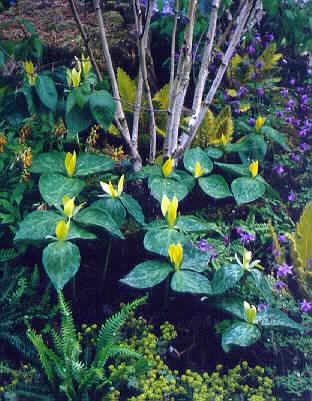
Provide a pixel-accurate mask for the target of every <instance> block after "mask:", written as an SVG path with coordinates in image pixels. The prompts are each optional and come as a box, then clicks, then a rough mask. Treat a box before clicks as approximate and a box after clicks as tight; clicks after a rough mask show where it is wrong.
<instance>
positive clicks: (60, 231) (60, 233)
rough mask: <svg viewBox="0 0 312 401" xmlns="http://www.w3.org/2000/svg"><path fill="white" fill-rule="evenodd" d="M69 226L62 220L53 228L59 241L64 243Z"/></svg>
mask: <svg viewBox="0 0 312 401" xmlns="http://www.w3.org/2000/svg"><path fill="white" fill-rule="evenodd" d="M69 224H70V222H69V221H68V222H67V223H65V221H64V220H61V221H59V222H58V223H57V225H56V228H55V235H56V238H57V239H58V240H59V241H65V239H66V237H67V235H68V231H69Z"/></svg>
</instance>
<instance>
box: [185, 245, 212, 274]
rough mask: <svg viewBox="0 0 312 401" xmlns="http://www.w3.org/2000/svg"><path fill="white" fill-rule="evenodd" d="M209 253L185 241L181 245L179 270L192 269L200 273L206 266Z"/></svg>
mask: <svg viewBox="0 0 312 401" xmlns="http://www.w3.org/2000/svg"><path fill="white" fill-rule="evenodd" d="M210 258H211V253H210V252H209V251H207V252H203V251H200V250H199V249H198V248H196V247H195V246H193V245H192V244H191V243H186V244H185V245H184V246H183V262H182V265H181V270H193V271H196V272H198V273H202V272H204V271H205V270H207V268H208V263H209V262H210Z"/></svg>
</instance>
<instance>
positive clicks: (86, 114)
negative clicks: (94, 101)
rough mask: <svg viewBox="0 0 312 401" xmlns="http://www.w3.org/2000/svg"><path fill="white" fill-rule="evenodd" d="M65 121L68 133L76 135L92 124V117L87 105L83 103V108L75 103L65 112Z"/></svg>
mask: <svg viewBox="0 0 312 401" xmlns="http://www.w3.org/2000/svg"><path fill="white" fill-rule="evenodd" d="M65 123H66V126H67V129H68V133H69V134H70V135H76V134H78V133H79V132H82V131H84V130H85V129H87V128H88V127H90V126H91V125H92V124H94V119H93V117H92V115H91V113H90V110H89V107H88V105H85V106H84V107H83V108H80V107H79V106H78V105H75V106H74V107H73V108H72V109H71V110H70V111H67V112H66V114H65Z"/></svg>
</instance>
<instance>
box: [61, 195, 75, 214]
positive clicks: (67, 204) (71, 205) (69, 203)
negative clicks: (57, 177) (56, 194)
mask: <svg viewBox="0 0 312 401" xmlns="http://www.w3.org/2000/svg"><path fill="white" fill-rule="evenodd" d="M63 207H64V214H65V216H66V217H68V218H69V219H71V218H72V217H73V215H74V210H75V198H70V197H69V196H67V195H65V196H64V198H63Z"/></svg>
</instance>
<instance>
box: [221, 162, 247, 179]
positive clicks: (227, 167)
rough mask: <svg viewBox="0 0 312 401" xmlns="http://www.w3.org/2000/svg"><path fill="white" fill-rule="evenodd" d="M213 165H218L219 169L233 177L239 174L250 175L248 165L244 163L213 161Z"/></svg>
mask: <svg viewBox="0 0 312 401" xmlns="http://www.w3.org/2000/svg"><path fill="white" fill-rule="evenodd" d="M215 166H218V167H219V168H220V169H222V170H223V171H225V172H226V173H228V174H229V175H233V176H235V177H239V176H244V175H247V176H250V171H249V169H248V166H246V165H244V164H230V163H220V162H215Z"/></svg>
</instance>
